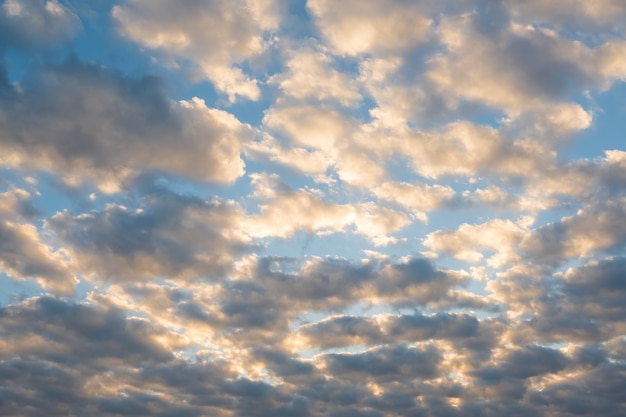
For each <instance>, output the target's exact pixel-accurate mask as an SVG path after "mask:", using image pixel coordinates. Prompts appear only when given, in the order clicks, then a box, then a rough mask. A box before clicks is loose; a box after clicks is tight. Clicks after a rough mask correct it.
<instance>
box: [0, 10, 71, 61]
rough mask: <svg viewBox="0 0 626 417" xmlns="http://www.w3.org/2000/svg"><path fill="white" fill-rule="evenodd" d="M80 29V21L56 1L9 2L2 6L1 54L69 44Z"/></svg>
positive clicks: (0, 24)
mask: <svg viewBox="0 0 626 417" xmlns="http://www.w3.org/2000/svg"><path fill="white" fill-rule="evenodd" d="M80 27H81V23H80V19H79V17H78V16H76V15H75V14H74V13H73V12H72V11H71V10H70V9H69V8H68V7H66V6H64V5H63V4H61V3H59V2H58V1H56V0H48V1H40V0H6V1H5V2H3V4H2V5H1V6H0V51H1V50H2V49H5V48H10V49H30V48H36V47H43V46H50V45H53V44H54V43H55V42H63V41H67V40H69V39H70V38H71V37H72V35H74V34H75V33H76V31H77V30H78V29H79V28H80Z"/></svg>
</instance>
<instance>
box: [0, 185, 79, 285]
mask: <svg viewBox="0 0 626 417" xmlns="http://www.w3.org/2000/svg"><path fill="white" fill-rule="evenodd" d="M31 198H32V196H31V195H30V194H29V193H28V192H27V191H25V190H22V189H11V190H8V191H6V192H4V193H0V249H1V250H0V267H1V268H2V270H3V272H4V273H6V274H7V275H8V276H9V277H11V278H13V279H15V280H20V281H24V280H28V279H34V280H36V281H37V283H38V284H40V285H41V286H42V287H43V288H46V289H48V290H52V291H55V292H58V293H61V294H71V293H72V292H73V290H74V285H75V284H76V278H75V277H74V274H73V272H72V269H71V265H70V262H69V259H68V257H67V254H66V253H64V252H63V251H60V250H55V248H53V247H51V246H50V245H49V244H47V243H46V242H45V241H44V239H43V236H42V234H41V233H40V232H39V230H38V229H37V227H36V226H35V224H33V223H31V221H30V219H29V218H28V217H30V216H31V215H33V214H34V213H35V211H34V208H33V207H32V205H31V202H30V199H31Z"/></svg>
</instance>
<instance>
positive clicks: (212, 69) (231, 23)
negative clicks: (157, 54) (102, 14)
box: [113, 0, 279, 101]
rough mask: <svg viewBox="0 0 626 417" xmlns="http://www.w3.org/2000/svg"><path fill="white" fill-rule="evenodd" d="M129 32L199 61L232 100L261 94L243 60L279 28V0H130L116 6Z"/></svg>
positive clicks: (134, 38)
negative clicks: (184, 0) (179, 0)
mask: <svg viewBox="0 0 626 417" xmlns="http://www.w3.org/2000/svg"><path fill="white" fill-rule="evenodd" d="M113 17H114V18H115V19H116V20H117V22H118V24H119V28H120V32H121V33H122V35H123V36H125V37H127V38H129V39H130V40H132V41H134V42H137V43H138V44H140V45H142V46H145V47H148V48H151V49H157V50H160V51H163V52H164V53H165V54H167V55H169V56H171V57H173V58H174V59H175V60H177V61H179V62H181V64H182V63H184V62H185V61H189V62H192V63H194V64H195V65H197V66H198V67H199V69H200V71H201V73H202V75H203V76H204V77H206V78H207V79H208V80H210V81H211V82H212V83H213V84H214V85H215V86H216V88H217V89H218V90H220V91H223V92H225V93H226V94H228V96H229V97H230V100H231V101H233V100H235V98H236V97H238V96H239V97H244V98H248V99H252V100H257V99H258V98H259V96H260V90H259V87H258V85H257V80H255V79H253V78H250V77H249V76H248V75H246V74H245V73H244V71H243V70H242V68H241V65H242V64H243V63H245V62H246V61H247V60H249V59H252V58H254V57H255V56H257V55H259V54H261V53H262V52H263V51H264V50H265V49H266V48H267V45H268V42H269V41H268V40H266V39H265V36H266V34H267V33H269V32H270V31H272V30H276V29H277V25H278V22H279V11H278V4H277V2H275V1H269V2H268V1H260V0H237V1H224V0H217V1H213V0H198V1H193V2H191V3H188V4H186V5H185V7H179V6H176V5H174V4H172V3H170V2H168V1H161V0H160V1H151V0H129V1H125V2H123V3H122V4H121V5H117V6H115V7H114V8H113Z"/></svg>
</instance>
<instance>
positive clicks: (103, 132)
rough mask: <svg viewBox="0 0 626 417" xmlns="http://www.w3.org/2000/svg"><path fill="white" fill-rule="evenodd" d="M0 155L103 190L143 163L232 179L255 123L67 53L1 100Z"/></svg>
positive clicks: (152, 80) (203, 177) (211, 178)
mask: <svg viewBox="0 0 626 417" xmlns="http://www.w3.org/2000/svg"><path fill="white" fill-rule="evenodd" d="M0 120H1V121H2V129H1V132H2V145H3V148H4V153H3V156H2V158H1V159H0V162H1V163H4V164H8V165H10V166H14V167H18V168H30V169H35V170H45V171H48V170H49V171H55V172H63V173H64V174H65V175H62V177H65V178H66V179H67V180H70V179H72V181H74V182H76V180H77V178H76V177H77V176H79V177H83V178H81V179H87V180H91V181H92V182H95V183H96V184H97V185H99V186H100V187H101V189H103V190H105V191H108V192H110V191H115V190H117V189H118V188H119V187H120V182H121V181H122V180H124V179H127V178H129V177H130V176H131V175H133V174H136V173H138V172H142V171H143V170H163V171H169V172H173V173H175V174H179V175H183V176H186V177H189V178H192V179H197V180H206V181H213V182H226V183H228V182H232V181H234V180H236V179H237V178H239V177H240V176H241V175H242V174H243V172H244V170H243V167H244V164H243V161H242V160H241V159H240V156H239V149H240V146H241V143H242V141H246V140H249V139H250V138H251V137H252V135H253V131H252V129H251V128H250V127H249V126H247V125H244V124H241V123H240V122H239V121H238V120H237V119H236V118H235V117H234V116H232V115H231V114H229V113H227V112H225V111H222V110H216V109H210V108H208V107H206V105H205V104H204V102H203V101H202V100H200V99H193V100H191V101H182V102H173V101H171V100H170V99H168V98H167V96H166V95H165V91H164V85H163V83H162V81H161V80H159V79H157V78H155V77H150V76H144V77H140V78H133V77H129V76H126V75H124V74H122V73H120V72H116V71H112V70H109V69H105V68H103V67H100V66H97V65H94V64H87V63H83V62H79V61H77V60H69V61H67V62H65V63H64V64H62V65H60V66H48V67H45V68H38V69H35V70H34V72H33V74H32V75H30V76H29V77H28V78H27V79H26V80H25V81H23V82H22V83H21V84H20V88H19V89H17V90H15V91H14V92H13V94H11V95H10V97H8V98H7V99H5V100H2V101H1V102H0Z"/></svg>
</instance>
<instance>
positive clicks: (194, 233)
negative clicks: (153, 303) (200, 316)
mask: <svg viewBox="0 0 626 417" xmlns="http://www.w3.org/2000/svg"><path fill="white" fill-rule="evenodd" d="M142 203H143V204H142V205H141V206H140V207H138V208H135V209H133V208H128V207H124V206H121V205H115V204H110V205H108V206H106V207H105V208H104V209H102V210H100V211H92V212H89V213H84V214H79V215H72V214H70V213H69V212H62V213H57V214H55V215H54V216H52V217H51V218H49V219H48V220H46V225H45V227H46V230H48V231H49V232H51V233H53V234H54V236H55V237H56V238H57V239H58V240H59V241H60V242H61V243H62V244H63V245H64V246H65V247H66V248H67V251H68V254H69V256H70V257H71V259H72V264H73V265H74V268H76V270H77V271H79V272H80V273H81V275H83V276H85V277H88V278H89V279H90V280H94V281H99V280H114V281H118V280H119V281H128V280H134V279H142V278H143V279H155V278H162V279H184V280H193V279H199V278H204V277H207V278H211V277H213V278H214V277H221V276H222V274H223V273H224V272H225V271H226V270H228V269H229V267H230V266H231V264H232V262H233V259H234V258H235V257H236V256H237V254H238V253H243V252H244V250H245V244H246V243H247V239H246V238H245V237H243V236H241V235H238V234H237V232H236V230H229V224H230V225H233V224H236V221H237V220H238V218H239V216H240V213H239V210H240V209H239V208H238V207H237V206H236V205H235V204H234V203H232V202H228V201H203V200H200V199H197V198H194V197H184V196H180V195H177V194H174V193H171V192H167V191H161V192H155V193H151V194H148V195H146V196H145V197H144V199H143V201H142Z"/></svg>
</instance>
